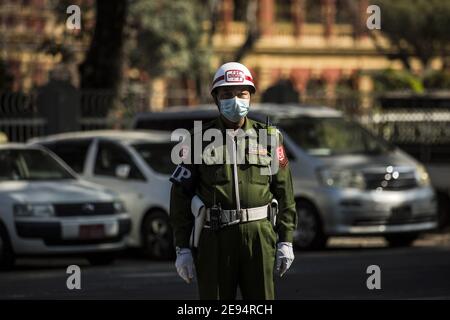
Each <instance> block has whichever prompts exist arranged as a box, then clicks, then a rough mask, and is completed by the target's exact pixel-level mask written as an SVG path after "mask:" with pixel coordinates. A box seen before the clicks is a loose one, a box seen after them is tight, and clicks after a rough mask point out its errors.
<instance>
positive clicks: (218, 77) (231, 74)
mask: <svg viewBox="0 0 450 320" xmlns="http://www.w3.org/2000/svg"><path fill="white" fill-rule="evenodd" d="M223 86H250V87H252V89H253V92H252V93H254V92H255V91H256V87H255V84H254V83H253V77H252V74H251V73H250V70H248V69H247V67H246V66H244V65H243V64H241V63H239V62H227V63H225V64H223V65H221V66H220V67H219V69H217V71H216V74H215V75H214V80H213V82H212V86H211V93H213V91H214V89H216V88H218V87H223Z"/></svg>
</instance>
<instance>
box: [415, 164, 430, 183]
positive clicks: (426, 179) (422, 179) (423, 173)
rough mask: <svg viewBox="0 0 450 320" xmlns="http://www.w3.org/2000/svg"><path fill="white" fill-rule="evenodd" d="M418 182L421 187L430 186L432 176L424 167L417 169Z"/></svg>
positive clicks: (420, 166) (419, 166)
mask: <svg viewBox="0 0 450 320" xmlns="http://www.w3.org/2000/svg"><path fill="white" fill-rule="evenodd" d="M416 180H417V184H418V185H419V186H420V187H428V186H430V176H429V175H428V172H427V170H426V169H425V167H424V166H422V165H418V166H417V167H416Z"/></svg>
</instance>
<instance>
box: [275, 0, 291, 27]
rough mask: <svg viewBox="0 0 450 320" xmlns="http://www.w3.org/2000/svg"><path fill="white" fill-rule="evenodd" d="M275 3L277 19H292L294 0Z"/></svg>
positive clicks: (283, 20)
mask: <svg viewBox="0 0 450 320" xmlns="http://www.w3.org/2000/svg"><path fill="white" fill-rule="evenodd" d="M274 5H275V17H276V21H280V22H290V21H292V9H291V7H292V0H283V1H276V2H275V3H274Z"/></svg>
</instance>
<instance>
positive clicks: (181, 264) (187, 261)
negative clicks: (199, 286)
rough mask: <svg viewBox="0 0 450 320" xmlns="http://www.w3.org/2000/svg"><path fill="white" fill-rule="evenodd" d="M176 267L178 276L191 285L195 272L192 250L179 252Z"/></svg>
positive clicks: (180, 250) (183, 249)
mask: <svg viewBox="0 0 450 320" xmlns="http://www.w3.org/2000/svg"><path fill="white" fill-rule="evenodd" d="M175 267H176V268H177V272H178V275H179V276H180V277H181V278H182V279H183V280H184V281H186V282H187V283H191V280H192V279H193V278H194V270H195V268H194V259H193V257H192V252H191V249H188V248H181V249H179V250H177V260H176V261H175Z"/></svg>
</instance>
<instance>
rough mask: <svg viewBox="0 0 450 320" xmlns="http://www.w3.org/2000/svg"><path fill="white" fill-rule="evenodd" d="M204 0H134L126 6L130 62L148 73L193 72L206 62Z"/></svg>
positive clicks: (174, 75) (170, 74)
mask: <svg viewBox="0 0 450 320" xmlns="http://www.w3.org/2000/svg"><path fill="white" fill-rule="evenodd" d="M203 4H204V1H200V0H194V1H185V0H171V1H158V0H136V1H134V2H132V4H131V6H130V15H129V25H130V28H131V31H130V32H131V35H132V40H131V42H132V44H131V46H132V49H131V51H130V64H131V66H134V67H138V68H142V69H144V70H145V71H146V72H147V73H148V74H149V75H150V76H151V77H159V76H167V77H179V76H185V75H190V76H195V75H197V74H198V73H199V72H201V69H202V68H205V67H206V66H208V65H209V64H208V63H207V59H206V57H207V50H205V47H204V46H202V43H201V42H202V36H203V21H204V19H205V14H206V13H205V12H206V11H207V10H205V9H206V8H204V7H203Z"/></svg>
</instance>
